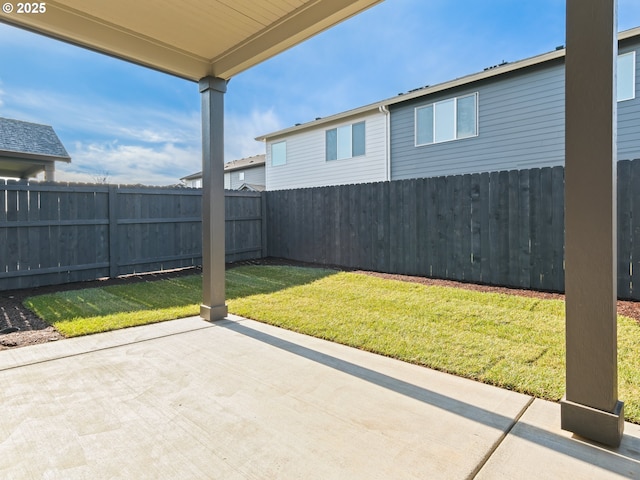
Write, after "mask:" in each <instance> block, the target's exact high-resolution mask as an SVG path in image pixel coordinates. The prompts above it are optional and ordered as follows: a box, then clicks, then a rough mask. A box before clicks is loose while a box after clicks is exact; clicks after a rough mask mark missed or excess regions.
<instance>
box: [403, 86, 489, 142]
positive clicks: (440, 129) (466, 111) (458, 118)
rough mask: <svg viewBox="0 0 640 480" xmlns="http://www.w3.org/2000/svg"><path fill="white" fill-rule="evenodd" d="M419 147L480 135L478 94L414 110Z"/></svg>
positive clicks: (416, 140) (416, 139) (416, 138)
mask: <svg viewBox="0 0 640 480" xmlns="http://www.w3.org/2000/svg"><path fill="white" fill-rule="evenodd" d="M415 122H416V126H415V128H416V132H415V142H416V145H417V146H419V145H429V144H431V143H440V142H448V141H450V140H459V139H462V138H468V137H475V136H476V135H478V94H477V93H473V94H471V95H465V96H464V97H455V98H449V99H447V100H442V101H440V102H436V103H432V104H431V105H426V106H424V107H418V108H416V110H415Z"/></svg>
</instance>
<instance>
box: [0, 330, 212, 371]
mask: <svg viewBox="0 0 640 480" xmlns="http://www.w3.org/2000/svg"><path fill="white" fill-rule="evenodd" d="M211 327H212V325H211V324H207V325H205V326H203V327H200V328H193V329H190V330H185V331H180V332H172V333H167V334H166V335H156V336H153V337H149V338H142V339H139V340H133V341H127V342H117V343H114V344H113V345H109V346H106V347H98V348H92V349H88V350H83V351H81V352H76V353H69V354H61V355H58V356H54V357H50V358H45V359H43V360H33V361H27V362H24V363H18V364H16V365H12V366H10V367H0V372H7V371H9V370H16V369H18V368H22V367H28V366H31V365H40V364H44V363H49V362H56V361H58V360H64V359H67V358H74V357H82V356H83V355H89V354H92V353H95V352H104V351H107V350H113V349H116V348H120V347H123V346H125V345H137V344H142V343H146V342H150V341H152V340H157V339H159V338H167V337H174V336H176V335H182V334H184V333H190V332H194V331H198V330H204V329H206V328H211ZM133 328H135V327H133ZM105 333H108V332H105ZM66 340H67V341H69V340H71V339H66ZM64 341H65V340H58V342H64ZM23 348H28V347H23Z"/></svg>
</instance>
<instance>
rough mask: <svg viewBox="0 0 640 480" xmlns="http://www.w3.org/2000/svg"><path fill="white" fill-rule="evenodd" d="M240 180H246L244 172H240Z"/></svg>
mask: <svg viewBox="0 0 640 480" xmlns="http://www.w3.org/2000/svg"><path fill="white" fill-rule="evenodd" d="M238 180H240V181H241V182H243V181H244V172H238Z"/></svg>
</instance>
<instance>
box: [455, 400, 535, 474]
mask: <svg viewBox="0 0 640 480" xmlns="http://www.w3.org/2000/svg"><path fill="white" fill-rule="evenodd" d="M534 400H535V397H529V401H528V402H527V403H526V405H525V406H524V407H522V410H520V411H519V412H518V415H516V416H515V418H514V419H513V421H512V422H511V425H509V428H507V429H506V430H505V431H504V432H503V433H502V435H500V438H498V440H496V442H495V443H494V444H493V445H492V446H491V448H490V449H489V451H488V452H487V454H486V455H485V456H484V458H483V459H482V460H481V461H480V462H479V463H478V465H477V466H476V468H475V469H474V470H473V472H471V474H470V475H469V476H468V477H467V480H473V479H474V478H476V477H477V476H478V474H479V473H480V471H481V470H482V468H483V467H484V466H485V465H486V463H487V462H488V461H489V459H490V458H491V457H492V456H493V454H494V453H495V452H496V450H498V448H499V447H500V445H502V442H504V439H505V438H507V436H508V435H509V433H511V430H513V427H515V426H516V425H517V424H518V422H519V421H520V419H521V418H522V416H523V415H524V414H525V412H526V411H527V410H528V409H529V407H530V406H531V405H532V404H533V401H534Z"/></svg>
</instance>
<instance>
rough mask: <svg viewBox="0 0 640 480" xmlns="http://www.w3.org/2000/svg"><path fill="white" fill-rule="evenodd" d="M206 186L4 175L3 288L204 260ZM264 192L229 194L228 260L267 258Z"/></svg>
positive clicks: (0, 210) (0, 190)
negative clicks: (75, 181) (54, 180)
mask: <svg viewBox="0 0 640 480" xmlns="http://www.w3.org/2000/svg"><path fill="white" fill-rule="evenodd" d="M201 204H202V191H201V190H200V189H189V188H159V187H128V186H124V187H120V186H109V185H101V184H98V185H86V184H60V183H37V182H31V183H29V182H26V181H20V182H15V181H9V182H5V181H3V180H2V181H0V290H10V289H16V288H27V287H34V286H40V285H55V284H61V283H68V282H77V281H83V280H93V279H96V278H102V277H116V276H119V275H125V274H129V273H141V272H150V271H161V270H169V269H173V268H179V267H187V266H194V265H200V264H201V262H202V251H201V250H202V225H201V215H202V213H201V212H202V208H201V207H202V205H201ZM262 209H263V205H262V197H261V194H260V193H255V192H226V196H225V213H226V239H225V241H226V260H227V262H234V261H239V260H246V259H252V258H261V257H262V256H263V252H262V249H263V243H264V242H263V241H262V238H263V237H262V235H263V225H262Z"/></svg>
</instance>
